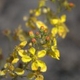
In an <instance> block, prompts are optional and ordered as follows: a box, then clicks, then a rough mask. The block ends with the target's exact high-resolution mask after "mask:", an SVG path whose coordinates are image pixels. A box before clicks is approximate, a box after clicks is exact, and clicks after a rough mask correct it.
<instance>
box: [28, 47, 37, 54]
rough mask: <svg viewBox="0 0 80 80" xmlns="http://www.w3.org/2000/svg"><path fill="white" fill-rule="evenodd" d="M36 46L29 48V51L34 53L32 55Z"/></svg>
mask: <svg viewBox="0 0 80 80" xmlns="http://www.w3.org/2000/svg"><path fill="white" fill-rule="evenodd" d="M35 51H36V50H35V48H33V47H31V48H30V49H29V52H30V53H31V54H32V55H34V54H35Z"/></svg>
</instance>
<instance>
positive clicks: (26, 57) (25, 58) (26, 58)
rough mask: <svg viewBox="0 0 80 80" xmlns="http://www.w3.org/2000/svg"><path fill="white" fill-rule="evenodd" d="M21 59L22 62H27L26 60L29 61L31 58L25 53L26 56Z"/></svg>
mask: <svg viewBox="0 0 80 80" xmlns="http://www.w3.org/2000/svg"><path fill="white" fill-rule="evenodd" d="M21 60H22V62H24V63H27V62H30V61H31V58H30V57H29V56H27V55H26V56H24V57H22V58H21Z"/></svg>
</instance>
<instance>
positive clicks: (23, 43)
mask: <svg viewBox="0 0 80 80" xmlns="http://www.w3.org/2000/svg"><path fill="white" fill-rule="evenodd" d="M26 44H27V41H23V42H21V43H20V44H19V46H20V47H25V46H26Z"/></svg>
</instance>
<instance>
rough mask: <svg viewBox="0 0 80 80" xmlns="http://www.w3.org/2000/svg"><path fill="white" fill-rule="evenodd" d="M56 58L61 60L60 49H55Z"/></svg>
mask: <svg viewBox="0 0 80 80" xmlns="http://www.w3.org/2000/svg"><path fill="white" fill-rule="evenodd" d="M55 58H56V59H58V60H60V59H59V58H60V52H59V50H56V51H55Z"/></svg>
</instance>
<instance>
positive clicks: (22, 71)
mask: <svg viewBox="0 0 80 80" xmlns="http://www.w3.org/2000/svg"><path fill="white" fill-rule="evenodd" d="M24 72H25V71H24V70H23V69H21V68H16V69H15V73H16V74H17V75H23V74H24Z"/></svg>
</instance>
